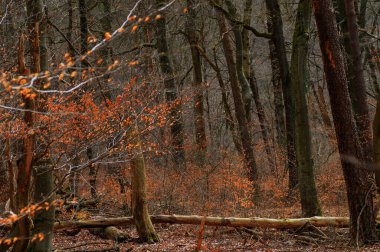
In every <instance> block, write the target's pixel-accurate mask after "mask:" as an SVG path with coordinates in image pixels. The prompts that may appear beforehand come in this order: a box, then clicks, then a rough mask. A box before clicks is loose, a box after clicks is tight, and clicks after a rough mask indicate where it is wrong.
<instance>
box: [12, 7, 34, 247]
mask: <svg viewBox="0 0 380 252" xmlns="http://www.w3.org/2000/svg"><path fill="white" fill-rule="evenodd" d="M34 5H35V0H29V1H27V2H26V7H27V15H28V17H30V18H29V19H28V32H29V34H28V38H29V41H30V46H31V52H30V54H31V56H32V61H33V69H32V71H33V72H36V73H39V72H40V59H39V57H40V48H39V19H38V18H37V14H38V12H36V11H35V10H34ZM32 17H34V18H32ZM18 64H19V73H20V74H25V73H26V72H27V69H26V65H25V56H24V36H23V35H21V37H20V44H19V62H18ZM23 100H24V103H25V107H24V108H25V109H26V111H25V112H24V123H25V125H26V127H27V129H28V130H27V132H30V131H33V127H34V123H35V116H34V114H33V113H32V112H31V111H33V110H34V109H35V101H34V100H33V99H30V98H25V97H23ZM34 142H35V135H34V133H31V134H27V135H26V136H25V137H24V139H23V140H22V146H21V153H22V156H21V157H20V158H19V160H18V161H17V169H18V173H17V182H16V183H17V189H16V196H15V209H14V211H15V212H16V213H18V212H19V211H20V210H21V209H22V208H24V207H26V206H27V205H28V204H29V192H30V182H31V173H32V168H33V153H34ZM12 233H13V235H14V236H17V237H18V238H20V239H19V240H18V241H17V242H16V243H15V245H14V247H13V251H15V252H19V251H20V252H24V251H26V249H27V247H28V244H29V237H30V233H31V232H30V221H29V218H28V217H27V216H26V217H23V218H21V219H19V220H18V221H17V223H16V224H15V225H14V229H13V231H12Z"/></svg>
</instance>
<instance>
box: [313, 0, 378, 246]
mask: <svg viewBox="0 0 380 252" xmlns="http://www.w3.org/2000/svg"><path fill="white" fill-rule="evenodd" d="M313 6H314V13H315V19H316V23H317V27H318V34H319V42H320V48H321V51H322V56H323V63H324V70H325V76H326V80H327V86H328V90H329V94H330V103H331V110H332V114H333V119H334V125H335V132H336V136H337V140H338V148H339V154H340V158H341V163H342V168H343V175H344V178H345V182H346V188H347V198H348V205H349V210H350V220H351V228H350V231H351V235H352V238H353V239H354V240H356V241H358V242H359V241H360V242H363V243H368V242H371V241H374V240H375V239H376V235H375V215H374V211H373V199H372V187H371V184H370V183H369V181H370V180H369V177H370V173H369V172H368V171H367V170H366V169H363V167H362V164H361V163H360V162H364V157H363V153H362V151H361V147H360V143H359V137H358V134H357V131H356V127H355V122H354V117H353V113H352V110H351V106H352V105H351V101H350V98H349V93H348V87H347V79H346V74H345V67H344V61H343V56H342V52H341V49H340V44H339V37H338V31H337V28H336V19H335V14H334V8H333V6H332V3H331V0H313ZM351 158H355V159H358V160H359V162H356V163H353V162H349V160H348V159H351Z"/></svg>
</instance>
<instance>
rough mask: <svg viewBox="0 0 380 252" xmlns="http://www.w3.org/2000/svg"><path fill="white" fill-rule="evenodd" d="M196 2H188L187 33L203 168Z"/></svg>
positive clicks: (204, 141)
mask: <svg viewBox="0 0 380 252" xmlns="http://www.w3.org/2000/svg"><path fill="white" fill-rule="evenodd" d="M194 2H195V1H194V0H187V9H188V14H187V20H186V33H187V39H188V41H189V44H190V50H191V59H192V62H193V90H194V108H193V111H194V119H195V121H194V126H195V140H196V144H197V147H196V152H197V153H196V163H197V164H198V165H199V166H203V165H204V163H205V161H206V152H207V139H206V129H205V119H204V115H203V114H204V113H203V111H204V108H203V74H202V58H201V55H200V52H199V50H198V48H197V46H198V45H199V36H198V32H197V30H196V28H197V25H196V13H195V10H194V9H193V7H194Z"/></svg>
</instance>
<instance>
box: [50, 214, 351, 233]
mask: <svg viewBox="0 0 380 252" xmlns="http://www.w3.org/2000/svg"><path fill="white" fill-rule="evenodd" d="M203 218H204V217H203V216H198V215H153V216H151V220H152V222H153V223H169V224H192V225H200V224H201V222H202V219H203ZM306 223H310V224H312V225H313V226H315V227H336V228H346V227H349V224H350V222H349V218H347V217H319V216H318V217H317V216H316V217H311V218H297V219H270V218H234V217H226V218H224V217H206V218H205V225H206V226H226V227H247V228H277V229H289V228H300V227H302V226H304V225H305V224H306ZM133 224H134V222H133V219H132V217H118V218H104V219H96V220H79V221H63V222H56V223H55V224H54V229H55V230H60V229H68V228H95V227H108V226H130V225H133Z"/></svg>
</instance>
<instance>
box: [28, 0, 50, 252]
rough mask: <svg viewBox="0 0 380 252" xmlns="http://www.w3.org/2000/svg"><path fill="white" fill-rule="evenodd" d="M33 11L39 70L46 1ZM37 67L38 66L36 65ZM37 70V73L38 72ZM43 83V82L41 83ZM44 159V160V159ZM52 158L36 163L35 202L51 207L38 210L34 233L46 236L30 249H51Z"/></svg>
mask: <svg viewBox="0 0 380 252" xmlns="http://www.w3.org/2000/svg"><path fill="white" fill-rule="evenodd" d="M31 8H32V9H31V13H33V14H34V15H37V18H38V19H37V20H38V22H40V26H39V27H40V29H39V31H40V34H39V37H38V38H39V41H40V43H39V49H40V54H39V59H40V61H39V62H40V66H39V67H38V68H39V71H38V72H41V71H46V70H48V48H47V44H46V43H47V32H48V31H47V19H46V17H45V9H44V3H43V1H42V0H34V1H33V6H31ZM36 68H37V66H36ZM38 72H37V73H38ZM40 85H41V83H40ZM40 98H41V100H42V102H40V103H39V105H38V106H39V110H44V109H45V108H44V101H43V99H44V97H40ZM42 146H43V147H44V148H49V147H48V145H47V144H44V143H41V146H40V148H41V147H42ZM47 152H48V151H47ZM42 159H43V160H42ZM51 163H52V162H51V160H50V158H48V157H41V159H40V160H38V161H36V163H35V172H34V202H42V201H44V202H46V203H47V204H49V206H50V207H49V209H48V210H44V211H40V212H37V213H36V215H35V217H34V219H33V224H34V227H33V234H34V235H36V234H38V233H43V234H44V236H45V238H44V239H43V240H42V241H40V242H33V243H31V244H30V246H29V248H28V251H39V252H42V251H51V250H52V240H53V225H54V218H55V207H54V206H52V205H51V204H52V202H53V201H54V199H55V194H54V193H53V191H54V178H53V169H52V168H51Z"/></svg>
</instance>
